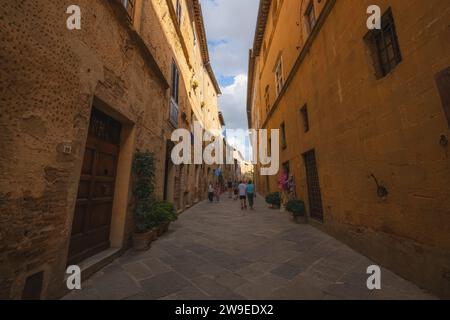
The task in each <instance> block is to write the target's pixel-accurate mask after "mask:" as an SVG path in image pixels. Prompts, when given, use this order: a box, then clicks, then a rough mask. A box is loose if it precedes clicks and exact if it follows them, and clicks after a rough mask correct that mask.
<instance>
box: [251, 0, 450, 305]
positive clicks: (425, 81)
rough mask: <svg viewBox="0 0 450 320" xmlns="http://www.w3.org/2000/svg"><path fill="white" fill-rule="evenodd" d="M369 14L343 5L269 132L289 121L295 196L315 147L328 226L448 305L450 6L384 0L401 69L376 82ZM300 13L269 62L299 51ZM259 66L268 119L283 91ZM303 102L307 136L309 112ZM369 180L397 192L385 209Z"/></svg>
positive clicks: (260, 99)
mask: <svg viewBox="0 0 450 320" xmlns="http://www.w3.org/2000/svg"><path fill="white" fill-rule="evenodd" d="M285 3H286V1H285ZM370 4H372V3H371V2H370V1H358V2H354V1H351V0H344V1H341V0H340V1H337V2H336V5H335V7H334V9H333V11H332V12H331V14H330V16H329V17H328V19H327V21H326V22H325V24H324V26H323V28H322V29H321V30H320V32H319V34H318V36H317V38H316V39H315V40H314V43H313V45H312V47H311V49H310V51H309V53H308V55H307V56H306V58H305V59H304V61H303V62H302V64H301V66H300V68H299V69H298V71H297V73H296V75H295V76H294V78H293V80H292V82H291V83H290V84H289V87H288V89H287V91H286V92H285V94H284V96H283V97H282V99H281V101H280V104H279V105H278V107H277V109H276V111H275V112H274V113H273V115H272V116H271V117H270V120H269V122H268V125H267V127H268V128H279V127H280V124H281V123H282V122H285V124H286V130H287V149H286V150H282V151H281V161H280V162H281V163H283V162H285V161H289V162H290V168H291V171H292V172H293V173H294V174H295V176H296V178H297V194H298V195H299V197H301V198H302V199H304V200H307V198H308V192H307V182H306V177H305V166H304V161H303V158H302V154H303V153H305V152H307V151H309V150H311V149H315V151H316V158H317V162H318V171H319V179H320V184H321V191H322V200H323V207H324V215H325V217H324V219H325V221H324V224H323V225H318V227H320V228H323V229H324V230H326V231H328V232H330V233H332V234H334V235H336V236H337V237H338V238H340V239H342V240H344V241H346V242H347V243H348V244H350V245H351V246H353V247H354V248H356V249H358V250H359V251H360V252H363V253H365V254H366V255H368V256H370V257H371V258H373V259H374V260H375V261H378V262H379V263H381V264H383V265H384V266H386V267H388V268H390V269H392V270H393V271H395V272H397V273H398V274H400V275H402V276H403V277H405V278H407V279H409V280H412V281H414V282H416V283H417V284H419V285H420V286H422V287H424V288H427V289H429V290H431V291H433V292H434V293H436V294H438V295H440V296H443V297H447V298H448V297H450V277H449V271H450V269H449V266H450V237H449V234H450V214H449V213H450V203H449V202H448V200H447V199H449V198H450V189H449V188H448V181H449V180H450V165H449V164H450V160H449V150H448V147H442V146H441V145H440V144H439V139H440V136H441V135H447V136H449V134H450V132H449V129H448V126H447V123H446V120H445V115H444V112H443V107H442V103H441V100H440V97H439V93H438V90H437V87H436V83H435V80H434V75H435V74H436V73H438V72H439V71H441V70H443V69H445V68H447V67H449V61H450V42H449V41H448V39H449V38H450V29H449V28H448V21H450V7H449V4H448V1H445V0H433V1H428V2H425V1H414V2H411V1H378V4H379V5H380V6H381V7H382V10H383V12H384V11H385V10H386V9H387V8H388V7H389V6H390V7H391V8H392V10H393V14H394V20H395V24H396V28H397V34H398V39H399V43H400V50H401V54H402V57H403V61H402V62H401V63H400V64H399V65H398V66H397V67H396V68H395V69H394V70H393V72H392V73H390V74H389V75H388V76H386V77H385V78H383V79H380V80H376V78H375V75H374V73H375V71H374V68H373V63H372V58H371V56H370V53H369V50H368V48H367V46H366V44H365V42H364V40H363V37H364V35H365V34H366V33H367V31H368V30H367V28H366V27H365V25H366V23H365V19H366V18H367V15H365V11H366V9H367V6H368V5H370ZM290 5H292V4H290ZM292 12H294V11H293V10H292V8H291V9H288V7H286V8H284V9H281V13H280V17H279V19H280V20H279V21H283V23H282V24H279V25H278V26H277V32H276V34H275V36H274V38H273V41H272V47H271V48H270V53H269V57H268V58H267V60H268V61H272V62H273V61H274V60H273V59H274V58H273V56H276V55H277V54H278V52H279V50H281V49H282V48H285V47H288V48H292V47H293V44H292V41H293V40H292V38H289V37H287V36H286V35H288V34H289V32H288V30H289V28H290V22H292V23H293V21H295V20H296V19H297V18H296V17H293V15H292ZM301 25H302V24H301ZM299 38H301V37H299ZM289 50H291V49H287V51H289ZM297 55H298V53H297ZM297 55H295V54H292V57H293V58H292V59H295V57H296V56H297ZM283 58H285V60H284V62H285V66H286V68H285V73H284V76H285V78H287V76H288V74H289V70H290V68H289V66H292V65H293V64H294V61H292V59H291V58H289V55H286V57H285V56H283ZM261 59H262V58H261V57H260V58H259V65H258V66H257V73H256V76H255V78H256V79H258V76H259V75H261V74H262V78H261V81H260V82H257V86H258V88H257V96H256V103H255V105H256V106H261V108H260V110H259V111H258V112H259V114H260V115H261V118H262V120H261V121H264V119H265V114H266V111H265V107H264V105H265V104H264V88H265V85H266V84H267V83H272V85H273V74H272V73H271V70H272V65H271V64H267V65H264V62H262V60H261ZM289 59H291V60H289ZM257 81H258V80H257ZM273 102H274V99H273V100H272V101H271V103H273ZM304 104H307V105H308V112H309V120H310V121H309V122H310V128H311V129H310V132H308V133H304V132H303V124H302V119H301V117H300V113H299V110H300V108H301V107H302V106H303V105H304ZM255 113H256V111H255V110H253V114H255ZM371 174H374V175H375V176H376V177H377V178H378V180H379V181H380V183H382V184H383V185H385V186H386V187H387V189H388V191H389V195H388V197H387V198H386V199H384V200H382V199H379V198H378V197H377V194H376V191H377V188H376V185H375V182H374V181H373V179H372V178H371V177H370V175H371ZM265 181H266V179H265V177H260V178H259V179H258V182H259V188H260V190H266V186H265V184H266V183H265ZM270 189H271V191H274V190H277V189H278V188H277V178H276V177H272V178H271V179H270ZM385 285H388V283H385Z"/></svg>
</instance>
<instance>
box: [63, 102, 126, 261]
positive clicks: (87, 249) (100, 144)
mask: <svg viewBox="0 0 450 320" xmlns="http://www.w3.org/2000/svg"><path fill="white" fill-rule="evenodd" d="M120 131H121V125H120V123H119V122H117V121H115V120H114V119H112V118H110V117H109V116H107V115H106V114H104V113H102V112H100V111H98V110H96V109H94V110H93V112H92V116H91V120H90V126H89V135H88V139H87V143H86V150H85V153H84V160H83V167H82V173H81V177H80V184H79V188H78V196H77V202H76V207H75V213H74V219H73V224H72V235H71V240H70V248H69V259H68V264H75V263H78V262H80V261H82V260H84V259H86V258H88V257H90V256H92V255H94V254H96V253H98V252H101V251H103V250H105V249H107V248H109V247H110V240H109V236H110V227H111V215H112V206H113V200H114V185H115V179H116V170H117V159H118V155H119V143H120Z"/></svg>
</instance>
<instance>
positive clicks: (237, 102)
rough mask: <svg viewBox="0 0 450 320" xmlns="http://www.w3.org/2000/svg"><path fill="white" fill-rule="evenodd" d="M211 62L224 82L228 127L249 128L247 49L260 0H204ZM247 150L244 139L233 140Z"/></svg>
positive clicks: (222, 105) (252, 34) (222, 101)
mask: <svg viewBox="0 0 450 320" xmlns="http://www.w3.org/2000/svg"><path fill="white" fill-rule="evenodd" d="M201 3H202V8H203V14H204V19H205V25H206V35H207V37H208V42H209V51H210V57H211V64H212V67H213V69H214V72H215V73H216V76H217V78H219V79H222V78H230V77H231V78H233V79H234V81H233V83H231V84H229V85H228V83H227V84H222V93H223V94H222V96H221V98H220V105H221V110H222V112H223V115H224V118H225V122H226V125H227V128H228V129H244V130H247V127H248V123H247V106H246V103H247V71H248V53H249V49H250V48H251V47H252V45H253V36H254V32H255V25H256V17H257V14H258V5H259V0H203V1H202V2H201ZM233 144H235V145H236V147H238V149H239V150H241V151H242V152H243V153H244V154H245V153H246V152H245V151H244V150H245V149H247V148H245V146H244V145H242V143H239V142H238V141H235V143H233Z"/></svg>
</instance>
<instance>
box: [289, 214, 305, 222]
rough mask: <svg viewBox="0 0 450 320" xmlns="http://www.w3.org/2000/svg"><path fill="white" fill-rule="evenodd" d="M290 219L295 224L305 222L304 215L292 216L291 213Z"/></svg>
mask: <svg viewBox="0 0 450 320" xmlns="http://www.w3.org/2000/svg"><path fill="white" fill-rule="evenodd" d="M291 217H292V221H294V222H295V223H297V224H305V223H306V217H305V216H294V215H291Z"/></svg>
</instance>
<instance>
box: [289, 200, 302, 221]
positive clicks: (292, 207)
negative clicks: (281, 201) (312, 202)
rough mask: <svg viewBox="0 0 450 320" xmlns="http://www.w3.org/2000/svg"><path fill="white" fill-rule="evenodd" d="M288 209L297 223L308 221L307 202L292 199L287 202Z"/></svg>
mask: <svg viewBox="0 0 450 320" xmlns="http://www.w3.org/2000/svg"><path fill="white" fill-rule="evenodd" d="M286 210H287V211H288V212H290V213H291V215H292V219H293V220H294V222H296V223H305V222H306V219H305V218H306V209H305V203H304V202H303V201H301V200H290V201H289V202H288V203H287V204H286Z"/></svg>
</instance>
